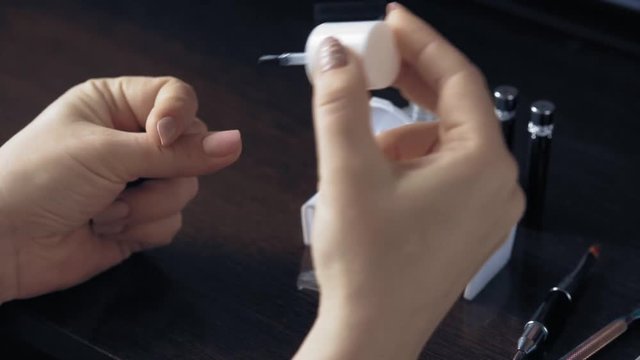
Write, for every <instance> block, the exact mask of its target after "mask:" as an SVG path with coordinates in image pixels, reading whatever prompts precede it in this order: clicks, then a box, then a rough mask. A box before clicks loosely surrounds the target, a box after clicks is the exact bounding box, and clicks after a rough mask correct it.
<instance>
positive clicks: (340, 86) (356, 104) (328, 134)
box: [312, 38, 382, 179]
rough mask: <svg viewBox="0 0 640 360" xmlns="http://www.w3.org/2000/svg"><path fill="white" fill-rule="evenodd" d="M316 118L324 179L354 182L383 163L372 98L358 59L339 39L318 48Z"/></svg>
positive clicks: (314, 104) (314, 96) (315, 123)
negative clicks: (373, 127) (372, 123)
mask: <svg viewBox="0 0 640 360" xmlns="http://www.w3.org/2000/svg"><path fill="white" fill-rule="evenodd" d="M312 61H315V62H316V66H315V67H314V68H315V69H316V71H315V73H314V81H313V83H314V89H313V114H314V125H315V133H316V146H317V149H318V161H319V172H320V176H321V177H322V178H323V179H324V178H327V177H336V176H338V177H340V176H343V177H346V178H352V177H353V175H354V171H356V172H357V171H361V170H365V171H366V169H367V167H369V166H372V165H373V164H374V163H376V162H380V161H381V160H382V156H381V154H380V151H379V150H378V149H377V147H376V144H375V141H374V139H373V134H372V131H371V128H370V119H369V96H368V92H367V90H366V85H365V79H364V75H363V73H362V69H361V67H360V64H359V62H358V61H357V59H356V58H355V57H354V56H353V54H351V53H350V52H349V51H347V49H346V48H345V47H344V46H342V44H340V42H339V41H338V40H336V39H335V38H327V39H325V40H323V41H322V43H321V44H320V45H319V48H318V56H316V58H315V59H312Z"/></svg>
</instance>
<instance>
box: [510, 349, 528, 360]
mask: <svg viewBox="0 0 640 360" xmlns="http://www.w3.org/2000/svg"><path fill="white" fill-rule="evenodd" d="M525 356H527V354H525V352H524V351H522V350H518V352H517V353H516V354H515V355H514V356H513V360H522V359H524V357H525Z"/></svg>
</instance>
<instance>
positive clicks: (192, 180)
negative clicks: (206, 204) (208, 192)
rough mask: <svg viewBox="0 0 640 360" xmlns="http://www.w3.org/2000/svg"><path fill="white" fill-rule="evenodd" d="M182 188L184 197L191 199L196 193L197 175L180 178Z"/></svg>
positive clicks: (197, 186)
mask: <svg viewBox="0 0 640 360" xmlns="http://www.w3.org/2000/svg"><path fill="white" fill-rule="evenodd" d="M182 182H183V184H184V185H183V189H184V198H185V199H186V200H187V201H191V200H193V199H194V198H195V197H196V195H198V188H199V185H198V178H197V177H188V178H184V179H183V180H182Z"/></svg>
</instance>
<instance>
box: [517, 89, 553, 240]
mask: <svg viewBox="0 0 640 360" xmlns="http://www.w3.org/2000/svg"><path fill="white" fill-rule="evenodd" d="M554 112H555V105H553V103H552V102H551V101H547V100H539V101H536V102H534V103H533V104H531V120H530V121H529V124H528V126H527V130H528V132H529V135H530V138H529V153H528V163H527V173H526V177H525V179H526V184H525V190H526V193H527V209H526V212H525V215H524V218H523V220H522V222H523V223H524V224H525V225H526V226H528V227H530V228H533V229H541V228H542V213H543V208H544V197H545V191H546V185H547V167H548V163H549V156H550V154H551V137H552V136H553V114H554Z"/></svg>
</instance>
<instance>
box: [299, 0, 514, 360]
mask: <svg viewBox="0 0 640 360" xmlns="http://www.w3.org/2000/svg"><path fill="white" fill-rule="evenodd" d="M385 21H386V22H387V24H388V25H389V26H390V27H391V28H392V30H393V32H394V34H395V36H396V40H397V44H398V47H399V51H400V53H401V56H402V59H403V68H402V70H401V74H400V75H399V78H398V80H397V84H396V85H397V87H398V88H399V89H400V90H401V92H402V93H403V95H404V96H405V97H407V98H408V99H410V100H412V101H414V102H416V103H418V104H420V105H422V106H424V107H426V108H429V109H432V110H434V111H435V112H436V113H437V114H438V115H439V118H440V121H439V122H436V123H417V124H413V125H409V126H405V127H401V128H397V129H394V130H391V131H389V132H387V133H384V134H382V135H381V136H379V137H378V138H377V139H376V138H374V137H373V136H372V134H371V130H370V125H369V107H368V94H367V92H366V91H365V88H366V87H365V82H364V78H363V74H362V71H361V69H360V64H359V61H358V59H357V58H355V57H354V55H353V54H351V53H350V52H348V51H346V50H345V48H344V47H342V46H341V45H340V44H339V43H338V41H337V40H335V39H327V40H325V42H324V43H323V45H322V50H321V51H320V52H321V54H320V55H319V56H320V60H319V61H320V62H321V66H320V67H319V68H320V70H319V71H318V72H317V73H316V74H314V76H315V79H314V84H315V87H314V99H313V107H314V120H315V130H316V140H317V151H318V161H319V174H320V183H319V188H320V189H319V199H318V205H317V208H316V215H315V219H314V229H313V235H312V236H313V245H312V254H313V260H314V266H315V269H316V276H317V280H318V283H319V287H320V290H321V297H320V307H319V314H318V318H317V320H316V323H315V324H314V327H313V329H312V330H311V333H310V334H309V336H308V337H307V339H306V340H305V343H304V344H303V346H302V348H301V349H300V351H299V353H298V356H299V358H301V359H314V358H321V359H412V358H413V359H415V358H416V357H417V356H418V355H419V353H420V351H421V349H422V347H423V345H424V343H425V341H426V340H427V339H428V338H429V336H430V335H431V333H432V332H433V331H434V329H435V327H436V326H437V324H438V323H439V322H440V321H441V319H442V318H443V317H444V315H445V314H446V313H447V311H448V310H449V308H450V307H451V306H452V304H453V303H454V302H455V301H456V299H457V298H458V297H459V295H460V293H461V292H462V290H463V288H464V286H465V284H466V283H467V282H468V281H469V280H470V279H471V277H472V276H473V274H474V273H475V272H476V271H477V269H478V268H479V267H480V266H481V265H482V263H483V262H484V261H485V260H486V259H487V258H488V257H489V256H490V254H492V252H493V251H494V250H496V249H497V248H498V247H499V246H500V245H501V243H502V242H503V241H504V240H505V238H506V235H507V233H508V231H509V229H510V228H511V227H512V226H513V224H515V223H516V222H517V219H518V218H519V217H520V216H521V214H522V211H523V207H524V200H523V195H522V191H521V190H520V188H519V186H518V184H517V181H516V175H517V170H516V165H515V162H514V160H513V159H512V157H511V156H510V155H509V153H508V151H507V150H506V148H505V145H504V142H503V140H502V137H501V132H500V130H499V126H498V121H497V119H496V116H495V114H494V112H493V105H492V102H491V100H490V97H489V93H488V91H487V88H486V85H485V81H484V78H483V76H482V74H481V72H480V71H479V70H478V69H477V68H476V67H475V66H474V65H473V64H471V63H470V62H469V61H468V60H467V58H466V57H465V56H464V55H463V54H461V53H460V52H459V51H458V50H457V49H455V48H454V47H453V46H452V45H451V44H449V43H448V42H447V41H446V40H445V39H444V38H443V37H442V36H441V35H440V34H438V33H437V32H436V31H435V30H434V29H432V28H431V27H430V26H429V25H427V24H425V23H424V22H422V21H421V20H420V19H419V18H417V17H415V16H414V15H412V14H411V13H410V12H409V11H408V10H406V9H405V8H403V7H401V6H400V5H397V4H391V5H390V7H389V8H388V14H387V18H386V20H385Z"/></svg>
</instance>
